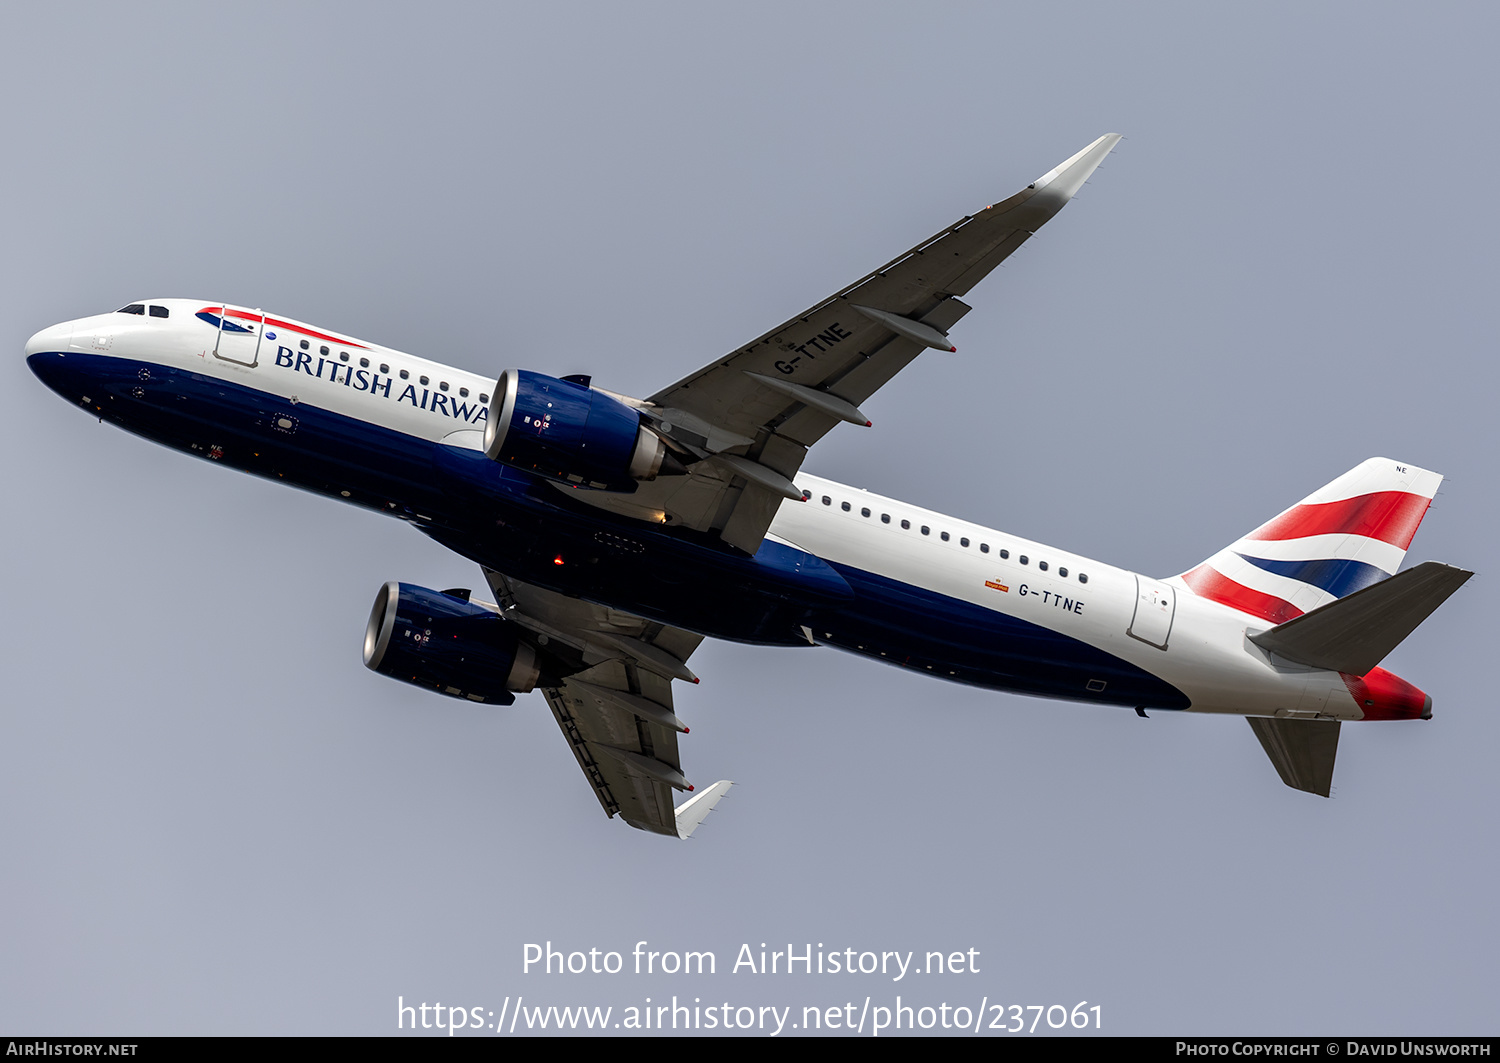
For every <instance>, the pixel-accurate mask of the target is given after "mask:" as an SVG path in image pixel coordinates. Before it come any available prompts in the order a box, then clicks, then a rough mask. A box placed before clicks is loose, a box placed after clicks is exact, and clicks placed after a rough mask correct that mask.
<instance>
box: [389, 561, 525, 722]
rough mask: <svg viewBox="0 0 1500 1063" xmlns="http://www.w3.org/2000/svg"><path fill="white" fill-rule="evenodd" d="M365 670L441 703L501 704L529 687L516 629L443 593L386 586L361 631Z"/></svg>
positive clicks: (404, 585)
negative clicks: (443, 697)
mask: <svg viewBox="0 0 1500 1063" xmlns="http://www.w3.org/2000/svg"><path fill="white" fill-rule="evenodd" d="M365 666H366V667H368V668H371V669H373V670H374V671H377V672H379V673H380V674H381V675H388V676H390V677H391V678H392V679H399V680H401V681H402V682H403V683H411V684H413V685H415V686H419V687H425V688H427V689H428V690H436V691H437V692H438V693H440V694H447V695H448V696H449V697H454V698H465V699H467V700H469V701H482V702H487V703H495V702H498V703H499V704H501V705H509V704H511V702H513V701H515V700H516V697H515V694H514V693H512V691H515V692H518V693H524V692H526V691H528V690H530V689H532V687H533V686H535V685H536V681H537V677H538V674H539V673H538V666H537V657H536V651H535V650H533V649H532V647H531V645H530V644H529V643H527V642H525V641H523V640H522V639H521V637H520V631H519V629H518V628H517V627H516V626H515V625H514V624H511V623H509V622H508V621H506V620H503V619H501V618H500V617H498V616H496V615H495V614H494V613H492V612H490V611H489V610H488V609H484V608H481V607H480V606H477V605H472V604H470V603H469V602H466V601H464V600H463V599H462V598H455V597H454V596H453V595H451V594H443V593H441V592H440V591H431V590H428V589H427V588H426V587H416V586H413V585H412V584H410V583H394V582H393V583H387V584H386V585H385V586H384V587H381V588H380V593H379V594H377V595H376V596H375V607H374V608H373V609H371V610H370V622H369V624H367V625H366V626H365Z"/></svg>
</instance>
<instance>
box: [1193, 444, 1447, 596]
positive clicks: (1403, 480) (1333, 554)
mask: <svg viewBox="0 0 1500 1063" xmlns="http://www.w3.org/2000/svg"><path fill="white" fill-rule="evenodd" d="M1442 482H1443V478H1442V477H1441V476H1439V475H1438V474H1437V473H1435V472H1428V471H1427V470H1426V469H1419V468H1417V467H1416V466H1414V465H1406V464H1403V463H1401V462H1397V461H1391V460H1390V459H1389V458H1371V459H1370V460H1368V461H1365V462H1362V463H1360V464H1359V465H1357V466H1355V467H1354V468H1353V469H1350V470H1349V471H1348V472H1346V473H1345V474H1344V475H1342V476H1340V477H1339V478H1338V479H1337V480H1334V481H1333V482H1332V483H1331V484H1328V485H1327V486H1326V487H1323V488H1321V489H1319V490H1317V491H1314V492H1313V493H1312V494H1310V495H1308V496H1307V497H1306V498H1304V499H1303V500H1302V501H1301V502H1299V503H1297V504H1296V505H1295V506H1293V507H1292V508H1291V509H1288V510H1287V511H1286V512H1284V513H1282V514H1281V515H1280V516H1278V517H1275V518H1274V519H1272V520H1270V521H1267V522H1266V523H1265V524H1262V525H1261V526H1260V527H1259V528H1256V529H1255V530H1254V531H1253V532H1251V533H1250V534H1249V535H1246V536H1245V537H1244V538H1242V539H1240V540H1239V541H1237V542H1235V543H1233V544H1231V545H1230V546H1227V547H1225V548H1224V549H1223V550H1220V551H1219V552H1218V553H1217V554H1214V556H1213V557H1210V558H1209V559H1208V560H1207V561H1205V562H1203V564H1201V565H1199V566H1197V567H1196V568H1194V569H1192V570H1190V571H1188V572H1184V573H1183V574H1182V575H1181V576H1179V577H1177V579H1179V580H1181V582H1182V584H1183V585H1185V586H1186V587H1187V588H1188V589H1189V590H1191V591H1192V592H1193V593H1195V594H1197V595H1199V596H1201V597H1204V598H1209V599H1211V600H1213V601H1216V602H1219V603H1220V604H1222V605H1227V606H1230V607H1231V608H1233V609H1238V610H1240V611H1241V612H1243V613H1249V614H1250V615H1251V616H1255V617H1259V618H1260V619H1262V620H1269V621H1270V622H1271V623H1273V624H1281V623H1285V622H1286V621H1288V620H1291V619H1293V618H1295V617H1299V616H1301V615H1302V614H1303V613H1307V612H1311V611H1312V610H1314V609H1316V608H1318V607H1319V606H1322V605H1327V604H1328V603H1329V602H1333V601H1337V600H1338V599H1340V598H1342V597H1344V596H1345V595H1347V594H1352V593H1353V592H1355V591H1357V590H1360V589H1362V588H1364V587H1369V586H1371V585H1373V584H1375V583H1378V582H1379V581H1381V580H1383V579H1386V578H1387V577H1389V576H1391V575H1393V574H1394V573H1395V572H1396V570H1397V569H1398V568H1400V567H1401V561H1402V559H1403V558H1404V557H1406V549H1407V547H1408V546H1410V545H1411V539H1412V536H1413V535H1415V534H1416V532H1417V526H1418V525H1419V524H1421V523H1422V517H1423V516H1424V515H1425V514H1426V513H1427V507H1428V506H1429V505H1431V503H1432V497H1433V495H1435V494H1437V489H1438V485H1439V484H1441V483H1442Z"/></svg>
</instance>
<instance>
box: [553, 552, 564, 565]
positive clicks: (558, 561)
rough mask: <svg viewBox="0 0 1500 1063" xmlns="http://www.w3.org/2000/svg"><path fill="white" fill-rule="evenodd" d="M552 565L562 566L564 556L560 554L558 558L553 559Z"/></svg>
mask: <svg viewBox="0 0 1500 1063" xmlns="http://www.w3.org/2000/svg"><path fill="white" fill-rule="evenodd" d="M552 563H553V564H554V565H560V564H562V563H563V559H562V554H558V555H557V556H556V557H554V558H553V559H552Z"/></svg>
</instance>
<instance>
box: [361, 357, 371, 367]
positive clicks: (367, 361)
mask: <svg viewBox="0 0 1500 1063" xmlns="http://www.w3.org/2000/svg"><path fill="white" fill-rule="evenodd" d="M359 367H360V368H361V369H368V368H370V359H368V358H361V359H360V360H359Z"/></svg>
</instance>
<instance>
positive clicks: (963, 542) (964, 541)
mask: <svg viewBox="0 0 1500 1063" xmlns="http://www.w3.org/2000/svg"><path fill="white" fill-rule="evenodd" d="M958 545H959V546H968V545H969V540H967V539H960V540H959V541H958Z"/></svg>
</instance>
